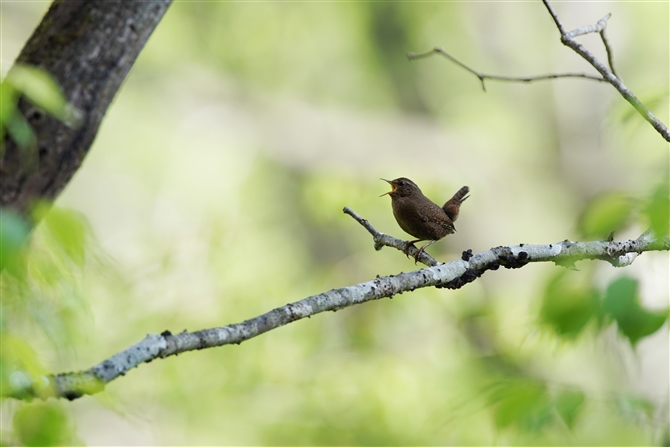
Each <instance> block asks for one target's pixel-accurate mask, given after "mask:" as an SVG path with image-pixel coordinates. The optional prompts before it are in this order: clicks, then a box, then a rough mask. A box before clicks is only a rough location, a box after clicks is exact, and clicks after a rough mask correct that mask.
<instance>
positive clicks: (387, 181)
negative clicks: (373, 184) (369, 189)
mask: <svg viewBox="0 0 670 447" xmlns="http://www.w3.org/2000/svg"><path fill="white" fill-rule="evenodd" d="M379 180H384V181H385V182H386V183H388V184H389V185H391V188H393V189H391V190H390V191H389V192H385V193H384V194H382V195H381V196H379V197H384V196H385V195H386V194H392V193H394V192H395V190H396V189H398V185H396V184H395V183H393V182H392V181H391V180H386V179H385V178H380V179H379Z"/></svg>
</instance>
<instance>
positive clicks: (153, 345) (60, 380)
mask: <svg viewBox="0 0 670 447" xmlns="http://www.w3.org/2000/svg"><path fill="white" fill-rule="evenodd" d="M344 212H345V213H347V214H349V215H350V216H352V217H353V218H354V219H356V221H358V222H359V223H360V224H361V225H363V226H364V227H365V228H366V229H367V231H368V232H369V233H370V234H371V235H372V237H373V240H374V244H375V248H376V249H381V248H382V247H384V246H389V247H394V248H396V249H398V250H400V251H402V249H403V248H404V247H405V242H404V241H402V240H400V239H396V238H393V237H391V236H388V235H385V234H383V233H380V232H378V231H377V230H376V229H375V228H374V227H373V226H372V225H371V224H370V223H369V222H368V221H367V220H365V219H363V218H362V217H360V216H359V215H358V214H356V213H355V212H354V211H352V210H351V209H349V208H345V209H344ZM414 250H416V249H414ZM654 250H656V251H659V250H661V251H668V250H670V238H664V239H661V240H656V239H655V238H654V237H653V236H652V235H651V233H649V232H648V233H645V234H643V235H642V236H640V237H639V238H638V239H635V240H627V241H618V242H615V241H593V242H571V241H568V240H565V241H562V242H557V243H555V244H541V245H529V244H520V245H516V246H501V247H495V248H492V249H490V250H486V251H483V252H481V253H476V254H473V253H472V251H471V250H468V251H466V252H463V255H462V257H461V259H457V260H454V261H451V262H448V263H446V264H441V263H439V262H437V261H436V260H435V259H433V258H432V257H430V256H428V255H426V254H425V253H424V254H422V255H421V256H420V257H419V260H420V261H421V262H424V263H427V264H429V265H430V267H428V268H424V269H420V270H416V271H412V272H407V273H400V274H398V275H389V276H383V277H377V278H376V279H374V280H371V281H367V282H364V283H360V284H355V285H352V286H347V287H342V288H339V289H333V290H329V291H327V292H323V293H320V294H318V295H313V296H310V297H307V298H305V299H302V300H300V301H296V302H294V303H290V304H286V305H285V306H281V307H278V308H276V309H274V310H271V311H270V312H267V313H265V314H263V315H260V316H257V317H255V318H251V319H249V320H247V321H244V322H241V323H236V324H231V325H228V326H222V327H217V328H213V329H205V330H201V331H196V332H186V331H184V332H182V333H180V334H172V333H170V332H169V331H165V332H163V333H162V334H148V335H147V336H146V337H145V338H144V339H143V340H141V341H140V342H138V343H136V344H135V345H133V346H131V347H129V348H128V349H126V350H124V351H121V352H119V353H118V354H116V355H114V356H112V357H110V358H108V359H107V360H104V361H103V362H101V363H99V364H98V365H95V366H94V367H92V368H90V369H88V370H86V371H81V372H71V373H64V374H58V375H56V376H49V377H43V378H41V379H40V380H30V379H29V378H28V377H27V376H22V377H18V379H17V380H11V379H10V382H11V383H12V385H13V386H12V389H11V390H6V395H7V396H10V397H15V398H19V399H30V398H33V397H41V398H46V397H51V396H53V397H65V398H67V399H75V398H78V397H81V396H83V395H85V394H93V393H96V392H99V391H102V390H103V389H104V386H105V384H107V383H109V382H111V381H112V380H114V379H116V378H118V377H120V376H123V375H125V374H126V373H127V372H128V371H130V370H131V369H132V368H135V367H137V366H139V365H140V364H142V363H148V362H151V361H152V360H155V359H159V358H165V357H169V356H171V355H176V354H180V353H182V352H187V351H193V350H198V349H206V348H213V347H216V346H222V345H229V344H240V343H242V342H243V341H246V340H249V339H251V338H254V337H256V336H258V335H261V334H264V333H265V332H268V331H271V330H273V329H276V328H279V327H281V326H284V325H286V324H288V323H291V322H293V321H297V320H301V319H303V318H309V317H311V316H312V315H316V314H319V313H321V312H326V311H337V310H339V309H343V308H345V307H350V306H354V305H356V304H361V303H365V302H367V301H372V300H378V299H381V298H390V297H393V296H394V295H397V294H401V293H403V292H412V291H414V290H416V289H420V288H423V287H440V288H449V289H457V288H460V287H462V286H463V285H465V284H467V283H469V282H472V281H474V280H476V279H477V278H478V277H480V276H481V275H482V274H484V272H486V271H487V270H497V269H498V268H500V267H501V266H502V267H505V268H520V267H523V266H524V265H526V264H528V263H531V262H546V261H551V262H555V263H556V264H558V265H563V266H569V265H572V264H574V262H575V261H578V260H587V259H600V260H605V261H607V262H609V263H611V264H612V265H614V266H617V267H621V266H626V265H630V264H631V263H632V262H633V260H634V259H635V258H636V257H637V255H638V254H640V253H642V252H645V251H654ZM410 254H414V253H413V251H410ZM15 374H16V373H14V374H13V376H14V375H15ZM15 378H16V377H15Z"/></svg>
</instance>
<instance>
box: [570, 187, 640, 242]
mask: <svg viewBox="0 0 670 447" xmlns="http://www.w3.org/2000/svg"><path fill="white" fill-rule="evenodd" d="M634 205H635V203H634V201H633V200H632V199H631V198H630V197H628V196H626V195H625V194H623V193H619V192H611V193H607V194H603V195H600V196H598V197H595V198H594V199H593V200H591V202H590V203H589V204H588V205H587V206H586V208H585V209H584V211H583V212H582V215H581V217H580V219H579V224H578V228H579V231H580V233H581V235H582V236H583V237H585V238H589V239H590V238H599V239H604V238H606V237H607V236H608V235H609V234H610V233H612V232H613V231H615V232H616V231H619V230H621V229H622V228H623V227H625V226H626V224H627V223H628V221H629V218H630V215H631V213H632V211H633V208H634Z"/></svg>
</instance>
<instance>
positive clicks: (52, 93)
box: [0, 64, 78, 149]
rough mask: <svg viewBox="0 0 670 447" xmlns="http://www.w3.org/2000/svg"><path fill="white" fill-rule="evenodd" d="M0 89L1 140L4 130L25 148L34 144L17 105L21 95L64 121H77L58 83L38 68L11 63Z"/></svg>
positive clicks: (29, 128) (31, 131) (33, 139)
mask: <svg viewBox="0 0 670 447" xmlns="http://www.w3.org/2000/svg"><path fill="white" fill-rule="evenodd" d="M0 90H1V92H0V98H1V101H0V129H2V138H3V141H4V135H5V132H8V133H9V135H10V136H11V138H12V139H13V140H14V141H16V143H17V144H18V145H19V146H20V147H22V148H24V149H28V148H32V147H33V146H34V145H35V133H34V132H33V130H32V128H31V127H30V124H29V123H28V121H26V119H25V118H24V117H23V115H22V114H21V113H20V112H19V110H18V107H17V104H18V101H19V98H20V97H21V96H22V95H23V96H25V97H26V99H28V100H29V101H30V102H31V103H33V104H34V105H35V106H36V107H39V108H40V109H43V110H44V111H45V112H46V113H48V114H50V115H52V116H54V117H55V118H57V119H59V120H61V121H63V122H66V123H69V124H75V123H76V121H77V120H78V115H77V113H76V112H75V111H74V110H73V109H72V107H71V106H70V105H69V104H68V102H67V100H66V99H65V97H64V96H63V93H62V92H61V89H60V87H59V85H58V84H57V83H56V82H55V81H54V79H53V78H52V77H51V75H49V73H47V72H45V71H44V70H42V69H40V68H38V67H32V66H29V65H21V64H16V65H14V66H13V67H12V69H11V70H9V73H7V76H6V77H5V79H3V80H2V82H1V83H0ZM3 144H4V143H3Z"/></svg>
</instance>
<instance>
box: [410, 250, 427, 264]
mask: <svg viewBox="0 0 670 447" xmlns="http://www.w3.org/2000/svg"><path fill="white" fill-rule="evenodd" d="M423 253H425V250H424V247H421V248H420V249H418V250H417V252H416V253H414V255H412V257H413V258H414V265H416V263H417V262H419V256H421V255H422V254H423Z"/></svg>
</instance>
